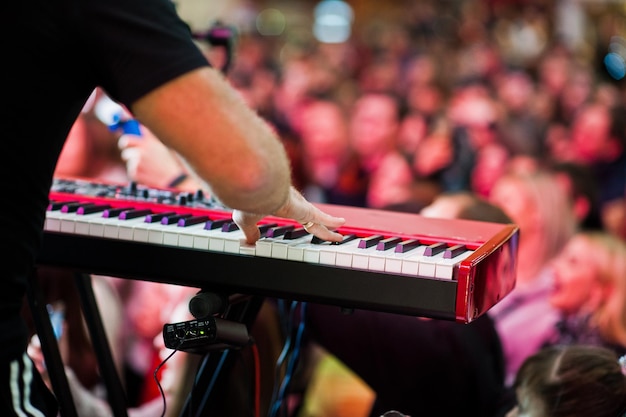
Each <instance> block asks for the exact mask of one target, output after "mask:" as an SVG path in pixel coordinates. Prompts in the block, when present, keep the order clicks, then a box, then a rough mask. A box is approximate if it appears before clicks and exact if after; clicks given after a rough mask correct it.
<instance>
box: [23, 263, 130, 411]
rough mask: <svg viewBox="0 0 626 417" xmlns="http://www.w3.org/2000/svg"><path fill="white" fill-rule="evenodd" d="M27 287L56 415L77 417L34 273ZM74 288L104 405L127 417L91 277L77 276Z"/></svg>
mask: <svg viewBox="0 0 626 417" xmlns="http://www.w3.org/2000/svg"><path fill="white" fill-rule="evenodd" d="M29 284H30V285H29V287H28V292H27V298H28V301H29V305H30V309H31V314H32V316H33V321H34V324H35V329H36V331H37V334H38V336H39V339H40V342H41V349H42V353H43V355H44V359H45V361H46V367H47V369H48V374H49V377H50V382H51V384H52V388H53V390H54V394H55V396H56V397H57V401H58V402H59V409H60V410H59V411H60V414H61V416H62V417H78V414H77V412H76V406H75V403H74V399H73V397H72V393H71V391H70V388H69V383H68V380H67V376H66V375H65V369H64V365H63V361H62V359H61V354H60V352H59V347H58V344H57V340H56V338H55V337H54V331H53V329H52V324H51V322H50V318H49V315H48V310H47V308H46V303H45V301H44V294H42V291H41V288H40V286H39V278H38V276H37V273H36V270H35V271H34V272H33V274H32V276H31V279H30V283H29ZM75 285H76V287H77V289H78V293H79V296H80V302H81V309H82V311H83V315H84V317H85V320H86V322H87V328H88V329H89V335H90V337H91V340H92V346H93V349H94V353H95V354H96V358H97V360H98V368H99V371H100V374H101V375H102V378H103V381H104V384H105V386H106V390H107V395H108V403H109V405H110V407H111V411H112V413H113V416H114V417H128V413H127V408H126V404H127V401H126V394H125V392H124V389H123V385H122V383H121V380H120V378H119V375H118V373H117V370H116V367H115V363H114V361H113V356H112V354H111V349H110V346H109V343H108V339H107V337H106V334H105V331H104V325H103V324H102V318H101V316H100V311H99V309H98V305H97V303H96V299H95V296H94V293H93V287H92V285H91V277H90V276H89V275H87V274H80V273H77V274H76V276H75Z"/></svg>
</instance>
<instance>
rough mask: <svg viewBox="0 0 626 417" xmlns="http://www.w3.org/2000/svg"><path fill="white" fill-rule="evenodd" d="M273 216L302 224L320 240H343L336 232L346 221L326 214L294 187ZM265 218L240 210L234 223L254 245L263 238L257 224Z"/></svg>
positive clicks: (234, 216)
mask: <svg viewBox="0 0 626 417" xmlns="http://www.w3.org/2000/svg"><path fill="white" fill-rule="evenodd" d="M271 214H272V215H274V216H276V217H282V218H286V219H292V220H295V221H297V222H299V223H301V224H302V225H303V226H304V227H305V229H306V230H307V232H309V233H311V234H313V235H315V236H317V237H318V238H320V239H323V240H327V241H331V242H338V241H340V240H341V239H342V236H341V235H340V234H339V233H337V232H334V230H335V229H337V228H338V227H340V226H342V225H343V224H344V223H345V219H343V218H341V217H334V216H331V215H330V214H327V213H324V212H323V211H322V210H320V209H318V208H317V207H315V206H314V205H313V204H311V203H310V202H309V201H307V200H306V199H305V198H304V197H303V196H302V194H300V193H299V192H298V191H297V190H296V189H295V188H293V187H291V190H290V192H289V198H288V199H287V202H286V203H285V204H284V205H283V206H282V207H281V208H280V209H278V210H277V211H276V212H275V213H271ZM263 217H265V216H264V215H260V214H253V213H245V212H242V211H239V210H235V211H234V212H233V221H234V222H235V223H236V224H237V226H239V228H240V229H241V230H242V231H243V233H244V234H245V235H246V242H247V243H248V244H254V243H255V242H256V241H257V240H259V238H260V237H261V234H260V231H259V228H258V226H257V224H258V222H259V221H260V220H261V219H263Z"/></svg>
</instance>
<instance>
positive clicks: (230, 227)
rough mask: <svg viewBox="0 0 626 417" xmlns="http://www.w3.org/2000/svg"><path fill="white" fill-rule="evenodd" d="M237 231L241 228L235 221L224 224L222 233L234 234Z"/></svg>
mask: <svg viewBox="0 0 626 417" xmlns="http://www.w3.org/2000/svg"><path fill="white" fill-rule="evenodd" d="M235 230H239V226H237V223H235V222H233V221H230V222H227V223H224V224H223V225H222V232H234V231H235Z"/></svg>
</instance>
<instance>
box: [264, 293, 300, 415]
mask: <svg viewBox="0 0 626 417" xmlns="http://www.w3.org/2000/svg"><path fill="white" fill-rule="evenodd" d="M296 307H297V302H293V303H292V308H291V311H290V316H289V317H290V319H289V322H293V318H294V315H295V311H296ZM305 314H306V303H302V304H301V313H300V323H299V324H298V328H297V332H296V337H295V341H294V343H293V347H291V340H289V342H290V343H289V346H288V345H287V343H285V349H283V352H285V351H288V350H290V349H291V352H288V353H289V358H288V363H287V369H286V370H285V376H284V377H283V380H282V383H281V384H280V388H279V389H278V393H277V395H276V398H273V402H272V403H271V404H272V408H271V410H270V414H269V415H270V417H274V416H276V415H277V413H278V412H279V411H281V410H282V411H285V410H284V407H283V400H284V398H285V395H286V394H287V389H288V388H289V385H290V384H291V381H292V377H293V373H294V371H295V368H296V365H297V363H298V357H299V354H300V346H301V344H302V337H303V334H304V329H305ZM289 339H291V337H289Z"/></svg>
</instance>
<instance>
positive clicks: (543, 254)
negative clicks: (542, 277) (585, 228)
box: [502, 169, 578, 265]
mask: <svg viewBox="0 0 626 417" xmlns="http://www.w3.org/2000/svg"><path fill="white" fill-rule="evenodd" d="M502 178H507V179H509V180H510V181H515V182H516V183H517V184H518V186H519V187H520V188H521V190H522V191H521V192H523V193H525V194H526V195H527V197H528V198H529V199H530V200H531V201H532V205H533V207H535V210H536V212H537V213H536V214H537V216H535V219H536V221H537V226H538V227H539V228H541V230H542V233H543V239H542V241H541V242H540V243H539V244H541V245H542V247H541V248H538V249H540V250H537V256H538V258H537V261H538V265H544V264H545V263H546V262H548V261H550V260H551V259H553V258H554V257H555V256H556V255H557V254H558V253H559V252H560V251H561V249H563V247H564V246H565V244H566V243H567V242H568V241H569V239H570V238H571V237H572V236H573V235H574V233H575V232H576V231H577V228H578V226H577V222H576V218H575V216H574V211H573V207H572V205H571V202H570V200H569V198H568V196H567V194H566V193H565V192H564V191H563V189H562V188H561V187H560V185H559V183H558V181H557V179H556V177H555V176H554V175H551V174H550V173H549V172H547V171H544V170H541V169H537V170H535V171H524V172H519V171H514V170H512V171H509V172H507V174H505V176H504V177H502ZM523 233H524V230H520V234H521V235H522V239H523Z"/></svg>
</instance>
